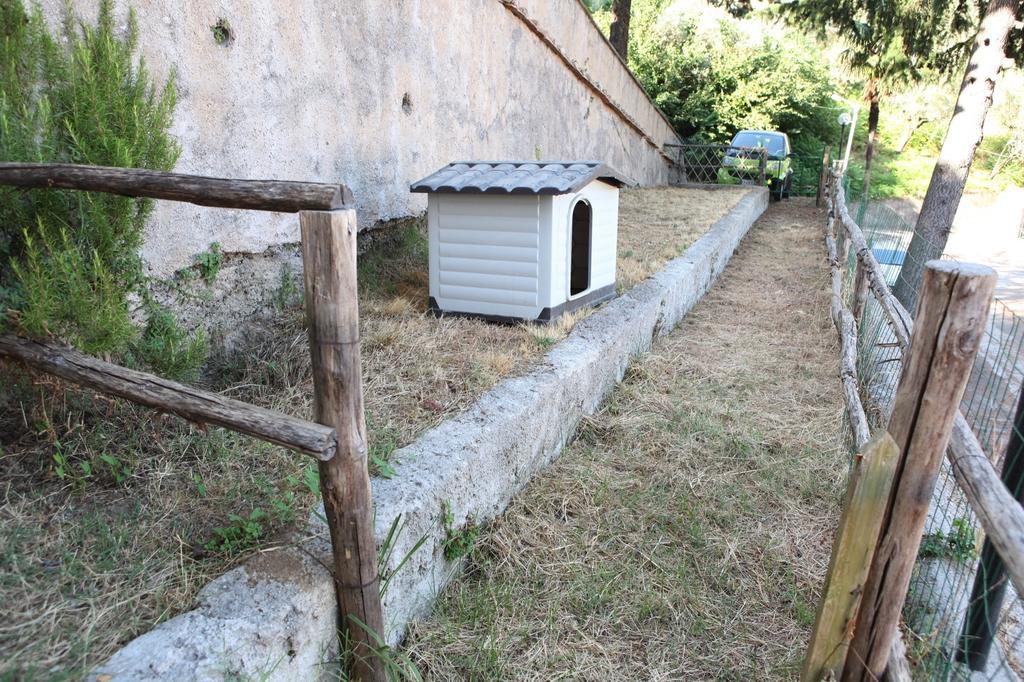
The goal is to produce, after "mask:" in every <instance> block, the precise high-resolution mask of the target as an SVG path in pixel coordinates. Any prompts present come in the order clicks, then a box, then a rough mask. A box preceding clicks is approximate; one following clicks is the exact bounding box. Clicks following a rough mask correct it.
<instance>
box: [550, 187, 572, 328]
mask: <svg viewBox="0 0 1024 682" xmlns="http://www.w3.org/2000/svg"><path fill="white" fill-rule="evenodd" d="M571 205H572V195H570V194H562V195H559V196H556V197H554V201H553V202H552V207H551V255H550V256H549V257H550V258H551V298H550V302H549V303H548V305H549V306H551V307H552V308H553V307H555V306H557V305H561V304H562V303H565V302H566V300H567V299H568V298H569V216H570V206H571Z"/></svg>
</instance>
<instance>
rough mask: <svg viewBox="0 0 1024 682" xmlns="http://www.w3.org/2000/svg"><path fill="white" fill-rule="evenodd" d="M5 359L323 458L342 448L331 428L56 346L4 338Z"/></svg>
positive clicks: (0, 349) (0, 345)
mask: <svg viewBox="0 0 1024 682" xmlns="http://www.w3.org/2000/svg"><path fill="white" fill-rule="evenodd" d="M0 357H8V358H11V359H13V360H17V361H19V362H22V363H24V364H25V365H28V366H29V367H32V368H33V369H37V370H40V371H42V372H47V373H49V374H53V375H56V376H58V377H60V378H62V379H66V380H68V381H70V382H73V383H76V384H79V385H82V386H85V387H87V388H91V389H93V390H95V391H99V392H101V393H109V394H111V395H115V396H117V397H119V398H124V399H125V400H130V401H132V402H135V403H139V404H140V405H145V406H146V407H152V408H154V409H157V410H160V411H162V412H170V413H172V414H176V415H178V416H179V417H183V418H184V419H188V420H189V421H193V422H198V423H200V424H213V425H215V426H223V427H224V428H226V429H231V430H232V431H238V432H239V433H244V434H246V435H249V436H254V437H255V438H259V439H261V440H265V441H269V442H271V443H275V444H277V445H281V446H284V447H286V448H291V449H292V450H297V451H299V452H302V453H304V454H307V455H312V456H313V457H315V458H316V459H319V460H323V461H326V460H329V459H331V458H332V457H333V456H334V452H335V450H336V447H337V446H336V437H335V432H334V429H332V428H330V427H328V426H323V425H321V424H314V423H312V422H307V421H305V420H302V419H298V418H296V417H290V416H288V415H284V414H280V413H278V412H274V411H273V410H267V409H263V408H262V407H254V406H253V405H250V404H248V403H243V402H242V401H240V400H232V399H230V398H225V397H224V396H222V395H219V394H217V393H211V392H209V391H203V390H201V389H198V388H193V387H191V386H185V385H184V384H179V383H176V382H174V381H168V380H167V379H161V378H160V377H158V376H154V375H152V374H146V373H145V372H138V371H135V370H132V369H126V368H124V367H120V366H118V365H114V364H111V363H109V362H103V361H102V360H97V359H96V358H93V357H90V356H88V355H85V354H84V353H80V352H78V351H76V350H74V349H72V348H67V347H64V346H59V345H57V344H55V343H51V342H47V341H32V340H29V339H23V338H20V337H17V336H12V335H9V334H7V335H3V336H0Z"/></svg>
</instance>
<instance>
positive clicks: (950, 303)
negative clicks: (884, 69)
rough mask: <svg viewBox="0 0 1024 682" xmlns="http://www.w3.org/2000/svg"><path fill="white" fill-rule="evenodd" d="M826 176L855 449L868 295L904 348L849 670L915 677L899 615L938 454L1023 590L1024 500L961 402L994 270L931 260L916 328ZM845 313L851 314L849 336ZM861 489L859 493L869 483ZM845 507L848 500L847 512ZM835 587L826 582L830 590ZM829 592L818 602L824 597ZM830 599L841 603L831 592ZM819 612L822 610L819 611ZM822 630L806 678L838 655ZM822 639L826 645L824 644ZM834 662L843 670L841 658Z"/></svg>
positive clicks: (854, 676)
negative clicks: (850, 256) (893, 447)
mask: <svg viewBox="0 0 1024 682" xmlns="http://www.w3.org/2000/svg"><path fill="white" fill-rule="evenodd" d="M828 184H829V189H828V192H827V194H826V197H827V206H828V208H829V222H828V225H827V229H826V237H825V243H826V249H827V251H828V257H829V261H830V265H831V266H832V318H833V322H834V323H835V325H836V328H837V331H838V332H839V336H840V340H841V343H842V348H841V352H840V354H841V380H842V382H843V385H844V398H845V400H846V403H847V406H848V412H849V413H850V421H851V428H852V430H853V433H854V441H855V443H856V444H857V446H858V448H859V449H860V448H862V447H863V446H864V441H865V440H866V438H865V430H864V428H863V426H862V423H861V421H860V417H859V415H860V414H862V413H863V404H862V402H861V399H860V396H859V395H854V394H853V391H851V390H850V387H851V386H853V385H855V384H856V369H855V367H854V369H853V371H852V372H850V370H849V359H848V354H849V349H850V348H855V345H854V344H855V343H856V333H855V332H856V327H857V326H859V323H860V321H861V319H862V317H863V311H864V307H865V305H866V299H867V297H868V296H869V295H873V297H874V298H875V300H876V301H877V302H878V304H879V307H880V308H881V310H882V312H883V314H884V316H885V319H886V321H887V322H888V325H889V328H890V329H891V330H892V332H893V335H894V337H895V340H896V342H897V345H898V346H899V347H900V348H901V349H902V350H903V351H904V358H905V366H904V371H903V376H902V377H901V380H900V388H899V389H898V391H897V396H896V400H895V402H894V405H893V416H892V417H891V419H890V423H889V427H888V429H887V430H888V432H889V433H890V434H893V437H894V438H895V440H896V441H897V443H898V444H899V446H900V450H901V451H902V453H903V454H902V456H901V459H900V463H899V467H898V469H897V471H896V473H895V475H894V481H893V482H894V485H893V491H892V494H891V499H890V503H889V504H888V505H887V506H886V507H885V511H884V516H883V519H882V521H883V528H882V535H881V538H880V539H879V541H878V544H877V546H876V548H875V551H874V552H873V553H871V555H870V556H869V561H871V562H872V567H871V570H870V576H869V579H868V581H867V584H866V585H865V586H864V594H863V595H862V599H863V601H860V602H859V603H857V604H856V605H855V607H854V608H855V610H856V617H857V622H856V627H854V628H852V632H851V633H850V634H852V636H853V642H852V643H851V650H850V652H849V655H848V656H847V658H846V664H845V666H844V667H843V679H844V680H867V679H875V678H879V679H880V678H881V676H882V675H883V674H887V675H888V676H889V678H890V679H909V668H908V667H907V666H906V661H905V655H904V653H903V646H902V638H901V637H900V636H899V633H898V629H897V626H898V622H899V614H900V611H901V610H902V605H903V601H904V599H905V595H906V589H907V587H906V586H907V583H908V582H909V575H910V570H911V569H912V567H913V564H914V561H915V560H916V555H917V547H918V544H919V542H920V539H921V533H922V532H923V523H924V515H925V513H926V511H927V507H928V501H929V500H930V498H931V490H932V488H933V487H934V480H935V477H936V476H937V472H938V461H939V458H941V456H942V453H943V452H945V454H946V456H947V458H948V460H949V462H950V464H951V468H952V470H953V473H954V476H955V478H956V481H957V483H958V485H959V487H960V488H961V490H962V491H963V492H964V494H965V497H966V498H967V501H968V503H969V504H970V506H971V508H972V509H973V511H974V512H975V513H976V515H977V516H978V519H979V521H980V523H981V526H982V528H983V529H984V531H985V533H986V534H987V536H988V537H989V538H990V540H991V542H992V545H993V547H995V549H996V550H997V552H998V553H999V554H1000V556H1001V557H1002V559H1003V561H1004V562H1005V565H1006V570H1007V573H1008V574H1009V576H1010V580H1011V582H1012V583H1013V585H1014V587H1015V588H1016V589H1017V590H1018V593H1019V594H1024V591H1022V589H1024V508H1022V507H1021V505H1020V504H1019V503H1017V501H1016V500H1015V499H1014V497H1013V496H1012V495H1011V494H1010V491H1009V490H1007V489H1006V487H1005V485H1004V484H1003V483H1002V481H1001V479H1000V477H999V475H998V473H997V472H996V471H995V469H994V468H993V466H992V464H991V462H989V460H988V458H987V456H986V455H985V453H984V451H983V450H982V448H981V445H980V443H979V442H978V439H977V437H976V436H975V434H974V433H973V431H972V430H971V429H970V427H969V425H968V424H967V421H966V419H965V418H964V416H963V414H961V413H960V412H959V410H958V407H959V401H960V396H961V395H962V392H963V385H962V384H965V383H966V376H967V373H968V372H969V370H970V366H971V364H972V362H973V358H974V353H975V351H976V349H977V346H978V344H979V342H980V338H981V336H982V333H983V325H984V322H985V320H986V318H987V314H988V306H989V304H990V301H991V294H992V288H993V286H994V282H995V273H994V272H992V271H991V270H990V269H988V268H981V267H979V266H970V265H963V264H955V263H944V262H938V261H933V262H930V263H929V264H928V276H927V278H926V283H925V285H924V286H923V288H922V292H923V293H927V296H928V299H929V303H928V304H927V305H925V303H924V301H923V300H922V305H921V308H920V309H919V311H918V321H919V325H921V330H917V331H916V333H915V325H914V320H913V318H912V317H911V315H910V314H909V313H908V311H907V310H906V309H905V308H904V307H903V306H902V304H901V303H900V302H899V301H898V300H897V299H896V298H895V296H893V295H892V292H891V291H890V289H889V286H888V284H887V283H886V281H885V278H884V276H883V273H882V269H881V267H880V265H879V264H878V261H877V260H876V259H875V257H874V254H873V253H872V252H871V249H870V247H869V245H868V242H867V239H866V237H865V235H864V233H863V231H862V230H861V228H860V226H859V225H857V223H856V222H855V221H854V220H853V219H852V218H851V217H850V214H849V211H848V210H847V208H846V202H845V196H844V192H843V188H842V177H841V175H839V174H837V173H834V172H833V173H831V174H830V177H829V183H828ZM836 224H838V225H840V226H841V242H842V243H843V245H844V247H845V246H846V245H847V244H848V245H849V247H850V248H852V249H853V251H854V252H855V254H856V277H855V280H854V292H853V294H854V295H853V311H852V314H851V313H850V312H849V311H847V309H846V308H845V305H844V303H843V300H842V267H843V265H844V263H845V260H846V258H845V254H844V253H843V251H844V250H845V249H844V247H838V248H837V246H836V239H835V237H834V234H833V228H834V225H836ZM847 315H850V317H851V318H852V319H853V324H854V334H853V338H852V340H850V336H851V335H850V330H849V324H850V323H849V322H848V321H847ZM947 444H948V447H947ZM859 464H860V462H855V465H854V466H855V468H854V471H853V475H852V476H851V486H852V485H854V484H858V485H859V482H858V478H859V476H858V472H857V467H858V465H859ZM874 485H875V487H877V484H874ZM848 495H853V496H854V497H852V498H848V503H849V500H850V499H855V498H856V493H854V491H853V490H852V488H851V490H850V491H848ZM861 497H864V494H863V493H862V494H861ZM869 497H870V496H869ZM854 512H856V510H854ZM850 513H851V512H850V510H848V509H844V521H845V520H846V518H847V516H849V515H850ZM844 527H845V524H844V525H841V527H840V531H839V532H838V533H837V540H836V542H837V546H836V547H835V548H834V554H833V563H835V562H836V556H835V552H836V551H837V550H838V549H839V547H840V546H839V543H840V542H841V541H842V542H844V543H845V544H844V546H847V545H849V544H850V542H849V539H848V538H847V539H846V540H842V538H843V537H844V536H843V530H844ZM833 572H834V571H833V569H832V568H831V567H830V571H829V583H831V582H832V580H833ZM844 574H845V575H846V576H847V577H849V576H852V575H855V574H856V569H855V567H854V568H851V567H849V566H847V567H846V568H845V569H844ZM829 583H827V585H826V590H828V588H829ZM834 591H835V590H832V592H834ZM832 592H828V591H827V592H826V595H825V597H828V596H829V595H830V594H832ZM825 597H823V602H822V607H821V608H823V609H824V608H825V607H826V602H825V601H824V598H825ZM831 599H832V602H833V606H834V605H835V602H836V597H835V595H834V594H833V595H832V597H831ZM840 603H841V605H842V606H843V608H846V609H847V612H845V613H847V615H848V610H849V600H840ZM839 615H842V613H840V614H839ZM826 616H828V618H826V619H825V620H826V625H827V624H828V623H833V624H834V623H837V622H841V621H839V620H837V618H838V616H837V614H836V613H831V614H826ZM821 618H822V614H821V611H820V610H819V620H821ZM829 618H831V620H829ZM834 629H835V627H834V625H833V630H834ZM823 637H824V633H821V632H819V626H818V624H817V623H816V626H815V632H814V637H813V638H812V646H811V647H810V648H809V650H808V657H807V660H806V661H805V668H804V676H803V679H805V680H808V679H820V677H816V675H819V676H820V674H821V673H822V672H823V671H824V670H825V666H824V664H825V663H826V662H829V661H831V662H832V663H833V664H834V662H835V652H834V651H833V652H831V654H829V655H831V656H832V658H831V659H828V658H827V655H826V654H825V653H823V652H822V651H821V650H820V644H821V641H828V640H827V637H826V638H825V639H824V640H823V639H822V638H823ZM815 640H818V641H817V644H819V647H818V648H817V649H816V648H815V646H814V645H815V643H816V641H815ZM831 641H834V642H837V643H838V644H839V645H842V644H843V638H841V637H840V636H839V635H836V634H833V635H832V640H831ZM832 646H835V645H832ZM830 669H831V670H833V671H836V668H835V667H834V665H833V666H832V667H831V668H830Z"/></svg>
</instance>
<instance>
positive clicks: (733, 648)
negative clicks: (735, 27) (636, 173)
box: [408, 202, 846, 680]
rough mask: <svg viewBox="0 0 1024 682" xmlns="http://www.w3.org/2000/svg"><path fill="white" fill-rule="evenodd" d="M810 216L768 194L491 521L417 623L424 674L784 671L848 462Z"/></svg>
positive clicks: (541, 676)
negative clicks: (710, 271)
mask: <svg viewBox="0 0 1024 682" xmlns="http://www.w3.org/2000/svg"><path fill="white" fill-rule="evenodd" d="M794 203H795V202H794ZM820 223H821V215H820V214H819V213H818V212H817V211H816V210H815V209H813V208H809V207H806V205H802V206H797V207H794V206H790V205H785V206H778V205H776V206H774V207H773V208H771V209H770V212H769V214H767V216H766V217H765V218H763V219H762V220H761V221H760V223H759V225H758V227H757V228H756V229H755V231H754V233H752V235H751V236H750V237H749V238H748V239H747V241H746V242H745V243H744V244H743V245H742V246H741V248H740V250H739V252H738V253H737V255H736V256H735V258H734V261H733V263H732V264H731V265H730V266H729V269H728V270H727V271H726V274H725V276H724V279H723V281H722V282H721V283H720V284H718V285H717V286H716V288H715V289H713V290H712V291H711V293H710V294H709V295H708V296H707V297H706V298H705V299H704V300H703V301H702V302H701V303H700V304H699V305H698V306H697V307H696V308H695V309H694V311H693V312H692V313H691V314H690V315H689V316H688V317H687V319H686V320H685V321H684V323H683V324H682V325H681V327H680V328H679V329H678V330H676V331H675V332H674V333H672V334H671V335H670V336H668V337H667V338H664V339H662V340H661V341H660V342H659V343H658V344H657V345H656V347H655V348H654V350H653V351H652V352H651V353H650V355H648V356H645V357H644V358H642V359H640V360H638V361H637V362H636V364H635V365H634V366H633V367H632V368H631V369H630V371H629V372H628V374H627V377H626V379H625V381H624V383H623V384H622V386H621V387H620V388H618V389H617V390H616V391H615V392H614V393H613V395H612V397H611V398H610V400H609V402H608V404H607V405H606V406H605V407H604V408H603V409H602V411H601V412H600V413H599V414H597V415H595V416H594V417H593V418H592V419H590V420H588V421H587V422H586V423H585V424H584V425H583V426H582V428H581V429H580V432H579V434H578V436H577V438H576V440H575V441H574V443H573V444H572V445H571V446H570V447H569V448H568V449H567V451H566V452H565V454H564V455H563V456H562V458H561V459H560V460H559V461H558V462H557V463H556V464H555V465H554V466H553V467H552V468H551V469H549V470H548V471H546V472H545V473H543V474H541V475H540V476H538V477H537V478H536V479H535V480H534V481H533V482H532V483H531V484H530V486H529V487H528V488H527V490H526V491H525V492H524V493H523V494H522V495H521V496H519V497H518V498H517V499H516V500H515V501H514V502H513V504H512V506H511V507H510V508H509V509H508V511H507V512H506V513H505V514H504V515H503V516H502V517H501V518H500V519H499V520H498V521H496V522H495V523H494V524H493V525H492V527H490V528H489V529H487V530H486V532H485V533H484V534H483V536H482V537H481V540H480V542H479V544H478V546H477V549H476V550H475V552H474V553H473V555H472V556H471V558H470V561H469V570H468V572H467V574H466V576H465V577H464V578H462V579H460V580H459V581H457V582H455V583H453V584H452V585H451V586H450V587H449V588H448V589H447V590H446V592H445V593H444V594H443V596H442V598H441V600H440V602H439V605H438V607H437V609H436V614H435V616H434V617H433V618H432V619H431V620H429V621H426V622H422V623H419V624H417V625H416V626H415V627H414V628H413V636H412V639H411V642H410V644H409V646H408V648H409V651H410V653H411V655H412V656H413V658H414V659H415V660H417V662H418V665H419V666H420V668H421V670H422V671H423V672H424V673H426V674H427V676H428V677H429V679H433V680H464V679H475V680H485V679H486V680H492V679H493V680H499V679H500V680H506V679H508V680H559V679H572V680H669V679H673V680H681V679H685V680H705V679H728V680H753V679H757V680H764V679H792V678H794V677H795V676H796V675H797V673H798V666H799V661H800V658H801V655H802V650H803V647H804V645H805V642H806V639H807V636H808V632H809V626H810V625H811V624H812V621H813V618H814V608H815V603H816V594H817V590H818V589H819V586H820V582H821V580H822V578H823V574H824V571H825V568H826V565H827V561H828V553H829V545H830V541H831V530H832V528H833V524H834V520H835V518H836V514H837V506H838V498H839V493H840V489H841V487H842V483H843V480H844V474H845V462H846V458H845V455H844V454H843V453H842V452H841V448H840V447H839V443H838V439H837V437H836V434H837V433H838V432H839V429H838V420H839V419H840V417H841V400H840V397H839V392H838V384H837V382H836V379H835V376H834V375H835V365H836V361H835V357H836V356H835V347H834V333H833V331H832V329H831V327H830V323H829V320H828V296H827V293H826V292H827V274H828V273H827V269H826V267H825V263H824V260H823V258H822V251H821V245H820V240H819V237H820V234H819V227H820Z"/></svg>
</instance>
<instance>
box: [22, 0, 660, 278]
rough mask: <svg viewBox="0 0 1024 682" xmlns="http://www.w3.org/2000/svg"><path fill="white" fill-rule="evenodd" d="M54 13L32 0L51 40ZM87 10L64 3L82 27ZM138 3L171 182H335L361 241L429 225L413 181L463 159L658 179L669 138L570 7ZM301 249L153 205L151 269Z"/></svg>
mask: <svg viewBox="0 0 1024 682" xmlns="http://www.w3.org/2000/svg"><path fill="white" fill-rule="evenodd" d="M64 3H65V0H42V5H43V8H44V11H45V13H46V15H47V17H48V18H49V19H50V20H51V21H52V22H53V23H54V25H56V24H57V22H59V20H60V18H61V16H62V14H63V7H64ZM116 3H117V5H116V6H117V11H118V16H119V17H122V18H123V17H124V16H126V7H127V4H126V0H116ZM97 4H98V3H97V2H96V0H72V6H73V8H74V11H75V12H76V13H81V16H82V17H83V18H84V19H86V20H87V21H91V20H93V19H94V16H95V11H96V6H97ZM130 4H131V5H132V6H133V7H134V8H135V11H136V13H137V16H138V23H139V49H140V52H141V54H142V55H143V56H144V57H145V59H146V61H147V64H148V66H149V68H150V70H151V72H152V74H153V75H154V76H155V77H156V78H160V79H163V78H166V77H167V75H168V74H169V73H170V72H171V70H172V69H173V70H174V71H175V72H176V77H177V83H178V89H179V103H178V109H177V113H176V116H175V123H174V127H173V130H172V132H173V134H174V135H175V136H176V137H177V139H178V140H179V141H180V143H181V146H182V156H181V160H180V161H179V163H178V167H177V170H179V171H181V172H188V173H198V174H206V175H217V176H229V177H240V178H281V179H296V180H299V179H301V180H320V181H332V182H343V183H345V184H347V185H349V186H350V187H351V188H352V190H353V192H354V194H355V197H356V202H357V205H358V209H359V217H360V225H361V226H362V227H367V226H370V225H373V224H374V223H376V222H377V221H381V220H387V219H391V218H396V217H401V216H406V215H410V214H416V213H420V212H422V211H423V210H424V209H425V197H423V195H413V194H410V193H409V191H408V186H409V184H410V182H412V181H415V180H417V179H419V178H420V177H421V176H424V175H426V174H428V173H429V172H432V171H433V170H435V169H436V168H437V167H439V166H441V165H442V164H444V163H447V162H450V161H453V160H457V159H498V158H500V159H511V158H523V159H533V158H535V154H537V153H538V152H539V154H540V157H541V158H542V159H566V158H576V159H581V158H586V159H601V160H605V161H607V162H608V163H610V164H612V165H613V166H614V167H615V168H617V169H619V170H620V171H622V172H624V173H626V174H627V175H629V176H630V177H632V178H634V179H635V180H637V181H639V182H640V183H643V184H658V183H664V182H665V181H666V180H667V177H668V170H667V168H668V167H667V165H666V161H665V159H664V157H663V156H662V154H661V153H660V145H662V144H664V143H666V142H671V141H674V138H675V135H674V133H673V131H672V129H671V127H670V126H669V125H668V123H667V122H666V120H665V119H664V117H662V116H661V114H660V112H658V110H657V109H656V108H655V107H654V105H653V104H651V102H650V100H649V99H647V97H646V96H645V95H644V93H643V91H642V89H641V88H640V87H639V85H638V83H636V81H635V80H634V79H633V78H632V77H631V76H630V74H629V72H628V71H627V70H626V69H625V67H624V66H623V65H622V63H621V61H620V60H619V59H618V57H617V56H616V55H615V53H614V51H613V50H612V49H611V47H610V46H609V45H608V44H607V42H606V41H605V40H604V38H603V37H602V36H601V34H600V32H599V31H598V30H597V28H596V27H595V26H594V25H593V22H591V20H590V17H589V15H588V14H587V13H586V10H585V9H584V8H583V7H582V6H581V5H580V4H579V2H578V0H347V1H346V2H341V3H325V2H317V1H316V0H291V1H290V2H280V1H276V0H245V1H242V0H216V1H215V2H208V1H206V0H181V2H177V3H166V2H160V1H158V0H132V1H131V2H130ZM219 19H225V20H226V21H227V22H228V24H229V25H230V28H231V31H232V39H231V40H230V41H229V42H227V43H226V44H224V45H218V44H217V43H216V42H215V40H214V37H213V32H212V30H211V27H212V26H213V25H214V24H215V23H216V22H217V21H218V20H219ZM297 240H298V223H297V220H296V219H295V217H294V216H286V215H277V214H261V213H254V212H241V211H226V210H215V209H207V208H199V207H194V206H190V205H184V204H174V203H170V202H160V203H159V204H158V208H157V210H156V212H155V215H154V218H153V220H152V221H151V224H150V226H149V233H148V236H147V240H146V244H145V246H144V248H143V256H144V258H145V260H146V262H147V263H148V265H149V267H150V269H151V271H152V274H154V275H157V276H166V275H168V274H170V273H172V272H173V271H174V270H176V269H177V268H180V267H182V266H184V265H187V264H189V263H190V262H191V259H192V257H193V255H194V254H196V253H199V252H201V251H204V250H205V249H206V248H207V247H208V246H209V244H210V243H211V242H214V241H217V242H220V244H221V245H222V248H223V249H224V250H225V251H227V252H261V251H263V250H264V249H266V248H267V247H270V246H274V245H278V244H282V243H288V242H295V241H297Z"/></svg>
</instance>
